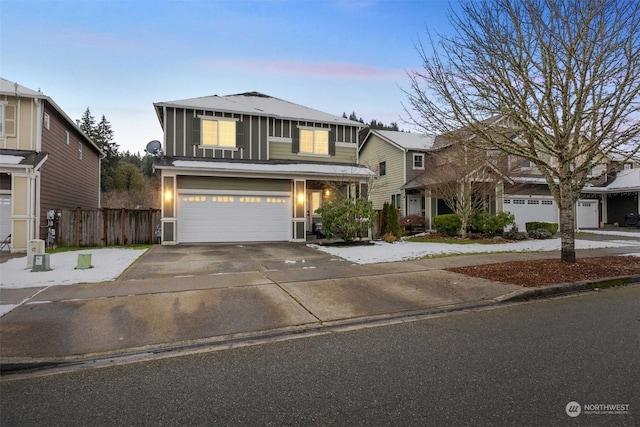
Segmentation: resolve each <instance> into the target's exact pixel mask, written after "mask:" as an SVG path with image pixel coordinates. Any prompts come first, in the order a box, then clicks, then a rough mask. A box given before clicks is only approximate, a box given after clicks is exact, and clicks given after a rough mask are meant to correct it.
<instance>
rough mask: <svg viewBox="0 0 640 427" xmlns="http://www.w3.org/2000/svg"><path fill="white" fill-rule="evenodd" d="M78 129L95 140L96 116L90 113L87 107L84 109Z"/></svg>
mask: <svg viewBox="0 0 640 427" xmlns="http://www.w3.org/2000/svg"><path fill="white" fill-rule="evenodd" d="M79 126H80V129H81V130H82V132H84V134H85V135H87V136H88V137H89V138H90V139H91V140H92V141H94V142H95V137H96V118H95V117H93V115H91V110H89V107H87V109H86V110H85V111H84V114H82V117H81V118H80V123H79Z"/></svg>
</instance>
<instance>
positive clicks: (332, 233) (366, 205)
mask: <svg viewBox="0 0 640 427" xmlns="http://www.w3.org/2000/svg"><path fill="white" fill-rule="evenodd" d="M316 212H317V213H319V214H320V215H321V217H322V229H323V232H324V234H325V235H326V236H327V237H328V238H330V239H332V238H339V239H342V240H343V241H344V242H345V243H351V242H353V241H354V240H355V239H356V238H358V237H362V236H366V235H367V234H368V232H369V227H371V224H372V223H373V218H374V215H375V212H374V210H373V205H372V204H371V202H370V201H369V200H366V199H356V200H352V199H349V198H346V197H338V198H336V199H332V200H327V201H324V202H322V204H321V205H320V207H319V208H318V209H317V210H316Z"/></svg>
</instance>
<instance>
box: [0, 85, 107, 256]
mask: <svg viewBox="0 0 640 427" xmlns="http://www.w3.org/2000/svg"><path fill="white" fill-rule="evenodd" d="M102 156H103V153H102V151H101V150H100V149H99V148H98V147H97V146H96V145H95V144H94V143H93V142H92V141H91V140H90V139H89V138H88V137H87V136H86V135H85V134H84V133H83V132H82V131H81V130H80V128H79V127H78V126H77V124H76V122H75V121H73V120H72V119H71V118H69V116H67V114H66V113H65V112H64V111H63V110H62V109H61V108H60V107H59V106H58V105H57V104H56V103H55V102H54V101H53V100H52V99H51V98H50V97H48V96H46V95H44V94H42V93H40V92H37V91H34V90H32V89H29V88H26V87H24V86H21V85H19V84H17V83H14V82H11V81H9V80H5V79H3V78H0V242H3V241H5V240H8V238H9V236H10V245H9V248H10V249H11V251H12V252H22V251H26V249H27V247H28V242H29V241H30V240H33V239H47V237H48V233H49V227H47V225H48V223H47V212H48V211H51V210H56V209H64V208H77V207H81V208H83V209H92V208H98V207H100V159H101V157H102Z"/></svg>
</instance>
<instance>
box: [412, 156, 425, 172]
mask: <svg viewBox="0 0 640 427" xmlns="http://www.w3.org/2000/svg"><path fill="white" fill-rule="evenodd" d="M413 168H414V169H424V154H414V155H413Z"/></svg>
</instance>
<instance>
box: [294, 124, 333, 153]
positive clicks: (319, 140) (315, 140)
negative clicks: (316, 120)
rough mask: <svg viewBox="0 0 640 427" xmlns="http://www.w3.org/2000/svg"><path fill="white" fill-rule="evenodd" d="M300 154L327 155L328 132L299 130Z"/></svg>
mask: <svg viewBox="0 0 640 427" xmlns="http://www.w3.org/2000/svg"><path fill="white" fill-rule="evenodd" d="M300 152H301V153H304V154H318V155H328V154H329V131H328V130H311V129H300Z"/></svg>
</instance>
